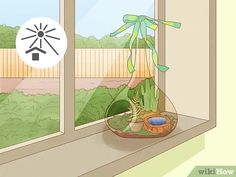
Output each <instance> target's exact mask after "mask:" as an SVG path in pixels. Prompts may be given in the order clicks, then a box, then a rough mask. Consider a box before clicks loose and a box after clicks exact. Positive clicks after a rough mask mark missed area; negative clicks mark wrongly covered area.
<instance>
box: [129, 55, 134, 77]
mask: <svg viewBox="0 0 236 177" xmlns="http://www.w3.org/2000/svg"><path fill="white" fill-rule="evenodd" d="M127 66H128V71H129V72H130V73H133V72H134V71H135V69H134V65H133V62H132V54H131V55H130V56H129V58H128V61H127Z"/></svg>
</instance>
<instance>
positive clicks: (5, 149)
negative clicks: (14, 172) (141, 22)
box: [0, 0, 216, 173]
mask: <svg viewBox="0 0 236 177" xmlns="http://www.w3.org/2000/svg"><path fill="white" fill-rule="evenodd" d="M41 2H42V1H40V3H39V4H43V3H41ZM53 2H54V4H53ZM25 3H26V2H24V3H23V0H22V1H21V3H20V4H18V5H15V7H17V9H16V10H15V11H16V12H18V11H20V10H19V9H21V12H19V13H21V14H24V13H29V15H30V16H29V17H28V18H31V17H32V16H33V15H32V14H35V16H41V13H42V12H40V11H39V12H40V13H38V11H37V10H34V6H33V5H32V8H31V9H29V10H30V11H31V12H28V11H25V10H22V9H24V4H25ZM51 3H52V4H51ZM100 3H101V4H100ZM125 3H127V6H126V7H125V8H123V5H124V4H125ZM129 3H131V5H128V4H129ZM7 4H8V3H7ZM34 4H35V3H34ZM215 6H216V2H215V1H214V0H209V1H205V0H198V1H196V2H192V1H191V2H188V1H187V0H179V1H178V2H172V1H165V0H158V1H157V0H155V1H154V0H153V1H152V0H148V1H146V0H145V1H144V0H140V1H139V2H138V3H137V2H136V1H135V0H128V1H127V0H126V1H125V0H122V1H119V2H118V1H115V0H113V1H111V0H89V1H88V2H87V1H86V3H84V2H83V3H82V0H74V1H65V0H60V6H59V2H58V1H50V3H49V4H48V2H47V6H46V7H47V8H48V9H50V10H46V9H45V7H43V8H44V11H45V13H46V14H42V15H44V16H48V17H50V18H53V19H55V20H60V22H61V24H62V26H63V27H64V29H65V31H66V33H67V37H68V50H67V53H66V55H65V58H64V60H63V61H62V62H61V63H60V66H57V67H55V68H50V69H49V70H35V69H31V68H29V67H27V66H25V65H23V63H18V60H17V57H16V56H15V54H14V53H12V51H14V39H15V37H14V35H15V34H16V31H17V28H18V27H15V26H17V25H20V24H21V23H22V22H24V21H26V20H27V19H26V18H24V19H22V20H21V21H19V23H16V24H14V23H13V22H11V20H9V19H10V16H9V19H8V18H5V17H4V16H5V14H6V12H4V11H2V10H1V11H0V23H2V24H5V25H1V28H0V46H1V49H0V52H3V53H1V54H0V62H1V63H0V76H1V78H0V79H1V83H0V84H1V87H0V89H1V90H0V91H1V93H0V118H1V119H0V127H1V128H4V124H5V123H8V124H6V125H5V126H6V127H7V129H6V130H8V128H12V129H13V131H10V132H9V133H10V135H13V137H14V136H15V135H17V136H15V137H16V138H18V139H17V141H15V142H9V141H7V140H8V139H6V136H5V134H1V133H2V132H0V138H1V139H0V143H2V142H4V143H5V144H4V145H2V144H0V146H1V148H2V149H1V150H0V164H3V163H6V162H9V161H12V160H15V159H18V158H21V157H24V156H27V155H31V154H33V153H37V152H40V151H42V150H47V149H50V148H53V147H56V146H59V145H62V144H65V143H69V142H72V141H75V140H77V139H80V138H82V137H83V138H84V140H85V141H83V142H87V141H88V142H90V143H91V146H92V143H93V141H89V140H94V139H95V138H96V137H97V136H99V137H102V136H103V133H104V134H106V135H107V134H108V133H109V131H110V130H108V128H107V127H106V123H107V122H106V121H107V120H109V119H108V118H111V117H112V118H114V117H117V116H118V117H119V115H120V114H123V115H124V113H127V112H128V111H130V110H128V109H127V108H129V105H128V104H127V101H126V102H114V100H115V99H116V98H120V97H121V98H124V99H128V97H127V93H128V92H129V89H127V87H129V86H131V88H135V87H136V86H137V85H139V84H140V83H141V85H140V87H142V83H146V80H147V79H150V78H151V79H152V80H153V81H155V83H156V84H157V85H158V88H159V89H160V90H161V91H162V92H161V93H160V95H159V99H160V100H161V103H162V104H161V105H160V107H161V111H165V112H167V113H169V112H172V113H174V116H175V115H177V116H178V121H177V122H175V125H176V129H174V131H173V132H172V133H171V134H169V135H168V136H165V137H163V138H157V139H152V140H150V139H149V140H143V141H142V143H143V142H144V144H142V143H140V142H141V141H138V140H135V141H125V140H124V139H120V138H119V137H116V139H115V140H117V141H119V142H118V143H120V144H122V143H124V142H126V143H127V145H126V146H125V147H129V146H132V147H133V146H135V145H137V144H138V146H137V147H136V148H133V149H135V150H134V151H135V152H134V153H133V151H132V150H131V151H129V150H128V151H127V149H125V152H124V151H122V153H120V156H119V157H117V158H118V159H110V161H109V160H107V159H105V160H104V161H106V162H107V161H109V162H114V164H115V163H118V162H123V161H122V159H123V160H124V161H125V160H126V162H127V163H128V159H129V158H133V157H134V156H133V155H135V153H136V152H137V153H138V152H139V150H140V149H142V150H144V151H145V148H147V147H148V149H149V147H150V148H151V147H154V148H153V149H154V150H156V151H155V152H154V151H153V152H152V153H146V154H145V153H144V151H142V153H143V154H144V156H145V157H144V159H147V158H151V157H152V156H153V155H156V154H159V153H161V152H163V151H165V150H168V149H170V148H171V147H174V146H175V145H177V144H179V143H182V142H184V141H186V140H188V139H190V138H193V137H195V136H197V135H199V134H201V133H204V132H206V131H208V130H210V129H211V128H213V127H215V124H216V114H215V113H216V88H215V87H216V55H215V53H216V29H215V28H216V23H215V21H216V9H215V8H216V7H215ZM1 7H2V6H1ZM19 7H22V8H19ZM101 7H102V8H101ZM114 7H116V8H114ZM140 7H142V8H141V11H139V10H138V9H140ZM186 7H188V8H186ZM5 9H10V7H9V8H5V7H4V9H3V10H5ZM37 9H39V6H37ZM53 9H54V10H55V11H54V10H53ZM78 9H80V10H78ZM104 9H106V10H104ZM109 9H112V13H110V12H109ZM124 9H125V11H122V10H124ZM143 9H145V11H143ZM199 9H201V10H200V12H201V13H199ZM22 11H23V12H24V13H23V12H22ZM130 11H133V12H134V13H137V14H145V15H147V16H152V17H153V18H158V19H162V20H176V21H179V22H181V23H182V27H181V29H180V30H176V29H174V28H169V27H168V26H165V25H162V24H160V25H159V28H158V30H157V31H156V32H155V33H152V32H151V31H148V35H149V37H150V38H149V39H150V41H152V42H151V43H152V45H155V49H156V50H157V51H158V54H159V64H161V65H163V66H168V67H169V68H170V69H169V70H168V71H167V72H161V71H158V70H157V69H154V68H155V66H154V64H153V62H152V60H151V59H152V50H153V49H152V50H149V49H150V47H149V48H147V46H146V45H143V44H142V42H143V41H142V40H141V37H142V36H139V40H137V41H136V42H137V43H139V45H137V43H135V42H134V43H133V44H132V45H131V46H132V47H134V48H132V49H131V50H130V48H129V47H130V44H127V42H124V41H126V39H125V40H124V41H123V40H121V38H123V37H124V36H125V35H126V33H122V34H120V35H118V36H116V37H111V36H109V35H110V33H112V32H114V31H115V30H116V29H118V28H119V27H120V26H121V25H122V24H123V22H122V17H123V15H124V14H126V13H131V12H130ZM2 12H3V13H4V14H3V15H2V14H1V13H2ZM47 12H48V13H49V14H47ZM58 12H60V13H58ZM106 12H107V13H108V14H106ZM54 13H55V14H54ZM58 14H59V16H58ZM96 14H97V15H96ZM101 14H103V15H104V16H103V15H101ZM107 15H109V18H111V19H113V18H114V19H116V20H114V21H112V22H111V20H109V22H107V21H106V18H105V17H106V16H107ZM19 16H20V15H19ZM1 17H4V18H1ZM23 17H24V16H23ZM26 17H27V14H26ZM100 17H103V18H102V19H99V18H100ZM200 17H201V18H200ZM83 19H84V21H83ZM93 19H94V21H93ZM4 20H5V21H4ZM90 22H91V23H90ZM100 24H102V25H100ZM109 24H110V25H109ZM197 24H201V28H200V27H199V28H198V26H196V25H197ZM3 29H4V30H3ZM6 29H7V30H6ZM86 29H92V30H86ZM103 29H104V30H103ZM2 31H3V32H7V33H8V34H7V35H5V34H4V33H2ZM127 33H128V35H129V36H130V34H131V33H132V30H131V31H129V30H127ZM9 34H11V35H9ZM196 34H199V35H196ZM123 35H124V36H123ZM128 35H127V36H128ZM91 36H93V37H91ZM104 36H106V37H104ZM6 37H10V38H6ZM2 40H6V41H4V42H2ZM135 44H136V45H135ZM3 45H6V47H3ZM136 47H137V49H136ZM130 52H132V54H133V55H132V57H131V59H132V62H133V63H135V74H133V75H132V74H131V72H130V68H129V67H127V63H128V62H127V59H128V57H129V55H130ZM143 59H145V60H143ZM134 61H136V62H134ZM143 61H145V62H144V63H142V62H143ZM16 63H17V65H15V64H16ZM12 68H18V69H12ZM199 68H200V69H199ZM131 69H132V67H131ZM9 71H13V72H9ZM59 71H60V72H59ZM199 71H201V72H199ZM132 76H135V77H134V80H133V81H135V82H130V78H132ZM48 80H50V82H48ZM13 83H14V84H13ZM27 83H28V85H30V88H26V87H25V86H27ZM38 83H40V84H43V86H44V88H43V89H46V91H45V90H43V93H41V92H42V90H41V88H40V89H39V88H38V87H37V84H38ZM130 83H133V84H134V85H129V84H130ZM49 84H50V85H49ZM51 84H52V85H51ZM12 85H15V86H14V87H13V88H10V89H9V86H11V87H12ZM45 85H46V86H47V87H45ZM147 85H148V84H147ZM149 85H150V87H152V89H153V86H156V85H154V84H153V83H152V82H151V84H149ZM33 86H34V87H36V88H34V90H32V88H33ZM40 86H41V85H40ZM49 86H50V89H49ZM51 86H52V87H51ZM19 88H21V89H22V91H21V90H20V91H19ZM6 89H7V90H8V91H6ZM155 89H156V88H154V91H156V90H155ZM120 90H122V91H124V92H120ZM24 91H25V92H26V93H28V92H30V94H23V93H22V92H24ZM39 92H40V95H38V93H39ZM123 93H124V95H125V96H124V95H122V94H123ZM118 94H119V95H118ZM128 94H130V92H129V93H128ZM131 94H132V93H131ZM59 95H60V96H59ZM133 95H134V94H133ZM199 95H200V96H199ZM124 99H123V100H124ZM5 100H6V101H5ZM29 101H30V102H32V104H28V102H29ZM118 101H119V100H118ZM9 103H11V104H9ZM37 103H38V104H39V105H37ZM122 105H123V106H124V107H122ZM22 106H23V107H24V109H21V110H23V112H22V115H23V113H24V115H27V116H19V115H17V114H20V113H21V112H20V111H19V107H22ZM2 107H4V109H3V108H2ZM37 107H40V108H41V109H42V111H39V110H38V116H37V118H38V117H39V119H37V120H35V119H33V118H32V117H33V116H34V115H35V114H33V113H32V109H34V110H36V108H37ZM117 107H118V108H119V109H118V110H117V109H116V108H117ZM111 108H113V109H111ZM173 108H176V110H177V113H178V114H176V112H175V110H174V109H173ZM107 110H109V111H107ZM111 110H112V111H111ZM173 110H174V111H173ZM44 111H45V112H44ZM47 112H50V116H52V117H53V118H52V117H48V115H49V114H48V113H47ZM5 113H11V115H12V117H7V119H6V117H5V116H4V114H5ZM34 113H35V112H34ZM7 115H9V114H7ZM14 116H15V118H17V119H16V120H17V121H16V122H14V124H13V123H12V122H11V121H12V120H14V119H13V118H14ZM26 118H27V121H25V122H23V123H27V125H26V124H25V125H24V124H22V120H21V119H26ZM40 118H42V119H43V121H42V120H41V119H40ZM104 118H105V119H104ZM32 120H34V122H33V125H34V126H33V127H30V128H31V129H30V130H32V132H30V135H31V136H28V135H29V133H28V132H29V130H28V132H26V133H25V132H24V131H26V130H27V129H26V127H27V126H28V124H30V123H31V122H30V121H32ZM104 120H105V121H104ZM4 121H5V122H4ZM8 121H10V122H8ZM44 121H45V122H44ZM59 122H60V123H59ZM30 125H31V124H30ZM19 127H20V128H21V129H23V128H24V131H20V130H21V129H19ZM36 127H37V128H36ZM25 129H26V130H25ZM14 130H15V131H14ZM17 131H18V132H17ZM99 132H100V133H99ZM34 133H38V134H36V135H35V134H34ZM54 133H56V134H54ZM94 134H96V135H94ZM2 135H3V136H2ZM25 135H27V136H25ZM46 135H49V136H46ZM19 136H22V137H20V138H19ZM111 136H112V139H113V136H116V135H115V134H112V135H111ZM39 137H41V138H39ZM86 138H88V139H86ZM167 139H168V140H167ZM10 140H11V141H12V140H16V139H15V138H10ZM109 140H110V139H109V138H108V139H106V141H102V142H101V143H104V144H102V145H101V146H100V145H98V146H99V148H100V147H101V148H103V147H104V146H105V148H108V150H111V148H113V147H112V146H111V147H110V146H109V145H112V143H111V144H110V142H109ZM165 140H166V141H165ZM22 142H23V143H22ZM113 142H114V141H113ZM166 142H167V143H166ZM19 143H20V144H19ZM136 143H137V144H136ZM139 143H140V144H139ZM169 143H173V144H171V145H168V146H167V145H166V144H169ZM12 145H13V146H12ZM159 145H161V146H159ZM109 148H110V149H109ZM137 148H138V150H137ZM128 149H129V148H128ZM113 150H114V149H113ZM97 151H98V152H104V151H102V150H101V151H100V150H99V149H97ZM117 151H118V150H117ZM111 152H113V151H111ZM114 152H115V153H116V150H114ZM149 152H150V151H149ZM115 153H114V154H115ZM124 154H125V155H126V157H124ZM131 154H132V157H131ZM86 158H87V156H86ZM91 158H92V157H91ZM102 158H103V157H102ZM104 158H106V157H105V156H104ZM141 160H142V159H138V160H134V161H135V162H134V164H138V163H140V162H141ZM102 165H104V164H102ZM102 165H101V166H102ZM131 165H132V164H128V165H127V167H122V168H121V169H123V170H124V169H125V168H128V167H129V166H131ZM96 168H97V166H96ZM94 169H95V168H94ZM104 169H105V166H104ZM95 172H96V171H93V173H95Z"/></svg>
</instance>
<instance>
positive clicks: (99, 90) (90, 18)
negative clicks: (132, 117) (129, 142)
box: [75, 0, 155, 126]
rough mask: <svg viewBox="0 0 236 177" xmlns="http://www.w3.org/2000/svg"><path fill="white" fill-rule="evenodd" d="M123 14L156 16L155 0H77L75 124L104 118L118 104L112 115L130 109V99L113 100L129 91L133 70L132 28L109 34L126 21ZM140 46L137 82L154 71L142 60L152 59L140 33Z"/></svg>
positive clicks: (149, 32) (150, 35) (149, 34)
mask: <svg viewBox="0 0 236 177" xmlns="http://www.w3.org/2000/svg"><path fill="white" fill-rule="evenodd" d="M124 4H126V5H125V6H124ZM81 9H82V10H81ZM124 14H140V15H141V14H142V15H147V16H150V17H152V18H154V16H155V12H154V0H148V1H147V0H141V1H139V2H138V3H136V1H135V0H128V1H127V0H126V1H124V0H122V1H115V0H112V1H111V0H103V1H94V0H90V1H86V2H84V1H83V0H76V26H75V33H76V34H75V90H76V91H75V102H76V105H75V126H81V125H84V124H87V123H90V122H94V121H100V120H101V121H103V119H104V118H106V117H107V115H106V111H107V109H108V108H109V107H114V106H115V107H116V109H117V111H115V110H114V112H113V113H111V114H110V116H111V115H115V114H119V113H122V112H127V111H128V107H127V106H128V105H127V99H126V101H120V102H114V99H115V98H116V97H119V96H118V95H119V93H120V92H121V91H122V90H127V88H128V83H129V82H130V78H131V73H129V72H128V69H127V62H126V61H127V58H128V55H129V49H128V48H129V39H130V37H131V33H132V29H131V28H129V29H127V31H125V32H124V33H122V34H120V35H118V36H117V37H114V36H110V34H111V33H112V32H113V31H115V30H116V29H117V28H118V27H119V26H121V25H122V24H123V21H122V18H123V15H124ZM88 22H89V23H88ZM148 39H149V40H150V41H151V42H152V44H153V45H154V43H155V42H154V41H155V39H154V32H153V31H151V30H148ZM136 45H137V41H134V43H133V47H136ZM138 48H139V50H137V51H136V52H135V51H134V54H137V56H136V58H137V63H136V66H137V70H136V73H137V77H136V82H137V84H138V83H140V82H141V81H143V80H144V79H145V78H146V77H151V76H149V75H152V76H154V70H151V73H149V72H150V71H149V68H148V67H147V64H146V62H145V61H143V60H142V59H143V58H144V56H145V55H146V56H147V57H148V59H150V51H149V50H145V48H147V45H146V44H145V41H144V39H143V38H142V36H141V35H139V39H138ZM134 58H135V56H134V57H133V59H134ZM151 65H152V63H151ZM151 67H153V65H152V66H151ZM151 67H150V68H151ZM126 95H127V93H126V91H122V93H120V96H121V97H126ZM113 103H114V104H113ZM112 104H113V105H112Z"/></svg>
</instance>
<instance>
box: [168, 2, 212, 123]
mask: <svg viewBox="0 0 236 177" xmlns="http://www.w3.org/2000/svg"><path fill="white" fill-rule="evenodd" d="M166 20H171V21H178V22H181V23H182V27H181V29H174V28H171V27H166V65H167V66H169V67H170V69H169V70H168V71H167V73H166V94H167V96H168V97H169V98H170V100H171V101H172V102H173V104H174V106H175V108H176V110H177V112H178V113H179V114H184V115H189V116H193V117H198V118H202V119H208V118H209V1H206V0H198V1H195V0H178V1H171V0H166ZM168 107H169V106H168V105H167V110H168V109H169V108H168Z"/></svg>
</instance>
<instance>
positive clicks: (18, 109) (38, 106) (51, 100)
mask: <svg viewBox="0 0 236 177" xmlns="http://www.w3.org/2000/svg"><path fill="white" fill-rule="evenodd" d="M58 131H59V97H58V96H55V95H38V96H26V95H24V94H23V93H21V92H17V91H16V92H13V93H11V94H3V93H0V148H4V147H7V146H10V145H14V144H18V143H21V142H25V141H28V140H32V139H35V138H38V137H42V136H46V135H49V134H53V133H56V132H58Z"/></svg>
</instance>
